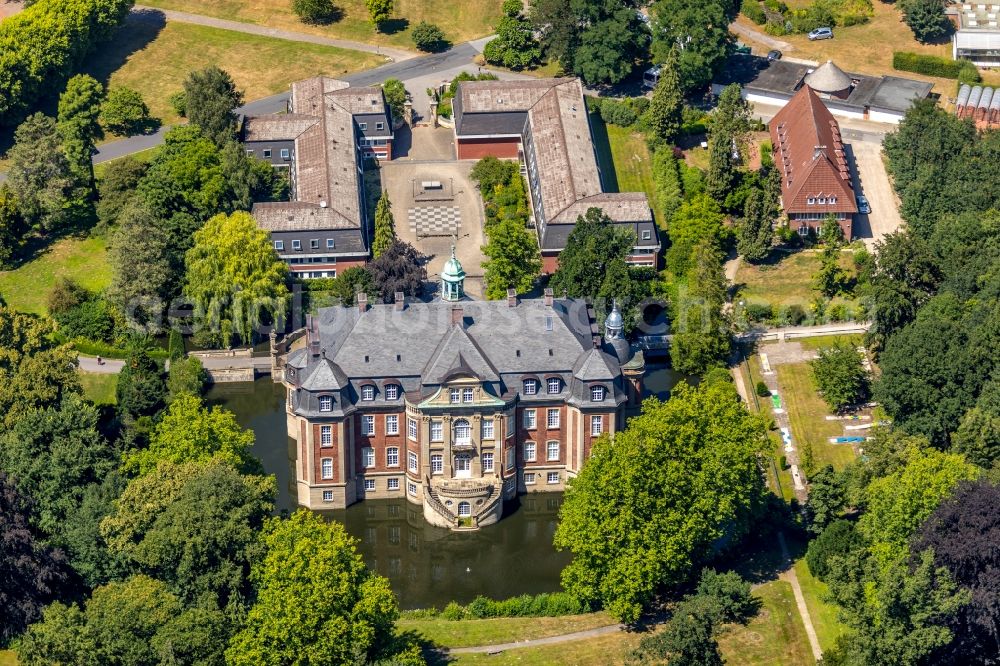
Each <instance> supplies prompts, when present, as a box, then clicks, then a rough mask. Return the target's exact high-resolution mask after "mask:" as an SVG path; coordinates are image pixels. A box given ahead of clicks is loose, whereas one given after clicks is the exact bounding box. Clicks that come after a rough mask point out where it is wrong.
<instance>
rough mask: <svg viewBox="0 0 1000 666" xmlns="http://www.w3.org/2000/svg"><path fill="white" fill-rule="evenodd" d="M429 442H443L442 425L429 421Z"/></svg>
mask: <svg viewBox="0 0 1000 666" xmlns="http://www.w3.org/2000/svg"><path fill="white" fill-rule="evenodd" d="M431 441H432V442H443V441H444V425H442V423H441V422H440V421H431Z"/></svg>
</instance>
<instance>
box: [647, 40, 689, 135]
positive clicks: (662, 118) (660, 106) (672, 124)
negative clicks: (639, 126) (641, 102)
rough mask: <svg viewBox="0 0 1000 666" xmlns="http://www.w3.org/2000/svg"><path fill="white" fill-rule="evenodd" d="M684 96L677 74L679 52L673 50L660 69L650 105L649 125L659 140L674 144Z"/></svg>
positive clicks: (678, 130)
mask: <svg viewBox="0 0 1000 666" xmlns="http://www.w3.org/2000/svg"><path fill="white" fill-rule="evenodd" d="M683 108H684V95H683V94H682V93H681V80H680V76H679V75H678V73H677V51H675V50H673V49H671V50H670V52H669V55H668V56H667V59H666V61H665V62H664V63H663V65H662V66H661V67H660V80H659V81H658V82H657V84H656V90H654V91H653V99H652V100H651V101H650V104H649V111H648V119H649V125H650V127H652V129H653V132H654V133H655V135H656V138H657V139H662V140H663V141H664V142H666V143H667V144H672V143H673V142H674V140H675V139H677V135H678V134H679V133H680V130H681V112H682V110H683Z"/></svg>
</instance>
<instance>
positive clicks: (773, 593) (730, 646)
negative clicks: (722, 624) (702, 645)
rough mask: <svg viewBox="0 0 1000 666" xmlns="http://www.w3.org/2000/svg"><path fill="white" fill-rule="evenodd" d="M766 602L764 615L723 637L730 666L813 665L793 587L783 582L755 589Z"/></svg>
mask: <svg viewBox="0 0 1000 666" xmlns="http://www.w3.org/2000/svg"><path fill="white" fill-rule="evenodd" d="M754 595H755V596H757V597H760V599H761V600H762V601H763V606H762V607H761V610H760V613H758V614H757V617H755V618H754V619H752V620H751V621H750V623H749V624H748V625H747V626H745V627H743V626H739V625H730V626H728V627H726V628H724V629H723V632H722V635H721V636H720V637H719V647H720V648H721V650H722V655H723V657H724V658H725V661H726V664H727V666H751V665H753V666H791V665H793V664H794V665H799V664H812V663H813V658H812V654H811V652H810V650H809V639H808V638H807V637H806V630H805V626H804V625H803V624H802V618H801V617H799V611H798V609H797V608H796V607H795V597H794V596H793V594H792V585H791V583H787V582H785V581H783V580H775V581H771V582H769V583H765V584H763V585H761V586H760V587H757V588H756V589H754Z"/></svg>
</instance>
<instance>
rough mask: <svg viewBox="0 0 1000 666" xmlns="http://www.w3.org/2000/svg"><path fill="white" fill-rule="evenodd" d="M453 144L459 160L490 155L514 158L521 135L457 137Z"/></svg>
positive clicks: (477, 158) (476, 158) (478, 158)
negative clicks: (506, 136) (475, 137)
mask: <svg viewBox="0 0 1000 666" xmlns="http://www.w3.org/2000/svg"><path fill="white" fill-rule="evenodd" d="M455 144H456V148H457V152H458V159H460V160H480V159H482V158H484V157H487V156H490V155H492V156H493V157H499V158H501V159H505V158H506V159H514V158H516V157H517V153H518V148H519V146H520V145H521V137H509V138H490V139H457V140H456V141H455Z"/></svg>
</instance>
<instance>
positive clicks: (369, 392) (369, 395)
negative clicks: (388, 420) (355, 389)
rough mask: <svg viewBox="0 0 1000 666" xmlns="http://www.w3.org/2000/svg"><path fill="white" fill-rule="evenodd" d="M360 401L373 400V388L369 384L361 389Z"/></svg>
mask: <svg viewBox="0 0 1000 666" xmlns="http://www.w3.org/2000/svg"><path fill="white" fill-rule="evenodd" d="M361 399H362V400H374V399H375V387H374V386H372V385H371V384H365V385H364V386H362V387H361Z"/></svg>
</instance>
